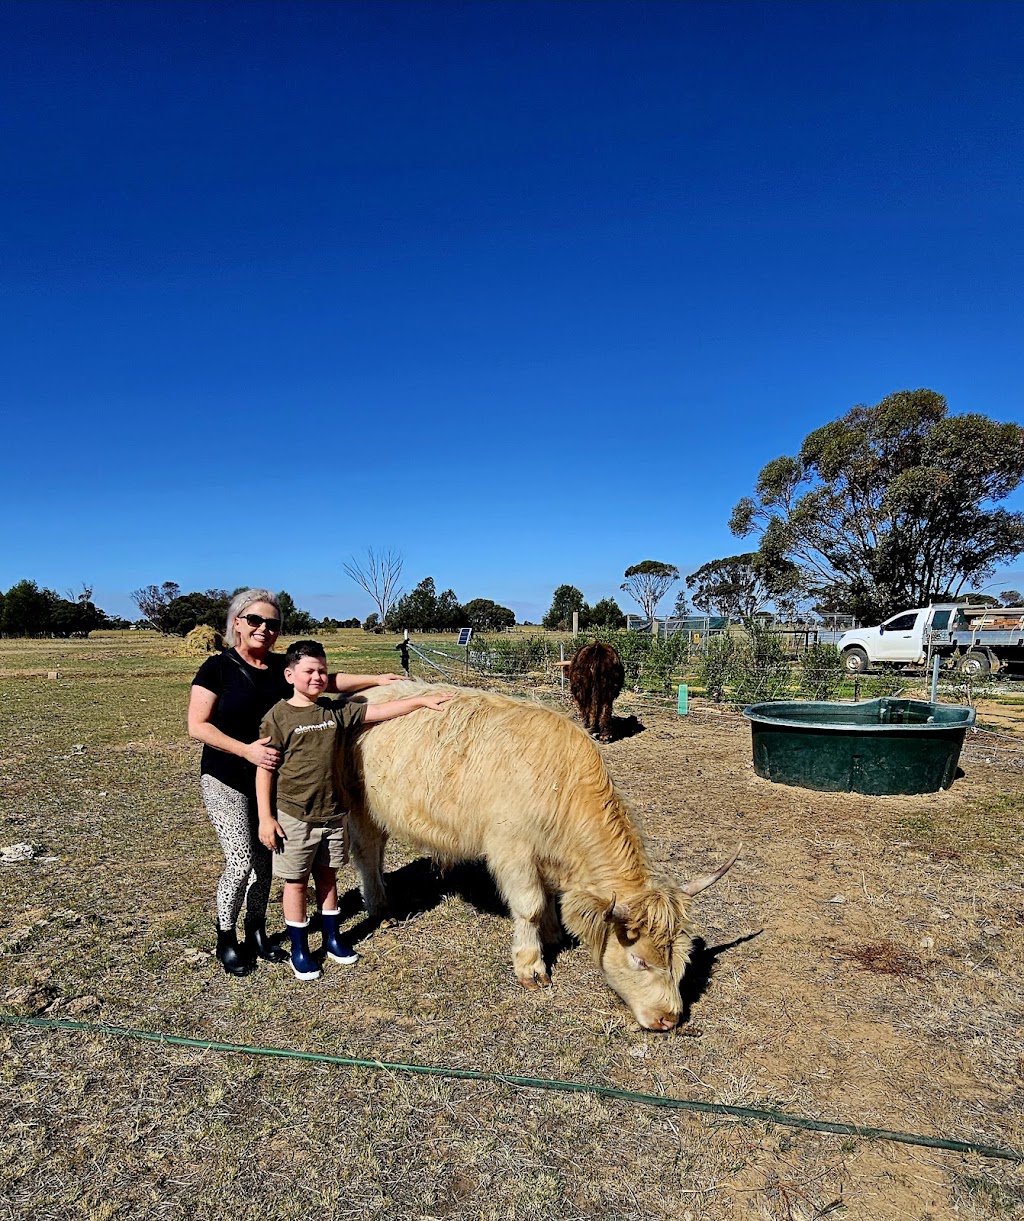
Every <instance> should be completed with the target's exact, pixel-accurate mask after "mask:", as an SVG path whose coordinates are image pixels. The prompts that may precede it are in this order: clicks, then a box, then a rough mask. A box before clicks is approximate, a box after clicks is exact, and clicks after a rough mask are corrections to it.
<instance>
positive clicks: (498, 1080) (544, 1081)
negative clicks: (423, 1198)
mask: <svg viewBox="0 0 1024 1221" xmlns="http://www.w3.org/2000/svg"><path fill="white" fill-rule="evenodd" d="M0 1022H2V1023H4V1024H5V1025H7V1026H35V1027H39V1028H42V1029H44V1030H80V1031H84V1032H85V1033H87V1034H93V1035H97V1034H99V1035H113V1036H119V1037H121V1038H125V1039H136V1040H139V1041H142V1042H149V1043H164V1044H167V1045H170V1046H172V1047H191V1048H194V1049H196V1050H198V1051H223V1052H231V1053H234V1054H238V1055H246V1056H269V1057H272V1058H274V1059H282V1060H309V1061H315V1062H317V1063H321V1064H337V1065H340V1066H342V1067H344V1068H376V1069H386V1070H387V1071H389V1072H396V1073H411V1074H414V1075H419V1076H429V1077H449V1078H455V1079H459V1080H464V1081H489V1082H491V1083H492V1084H495V1085H505V1086H516V1087H518V1088H520V1089H535V1090H560V1091H562V1092H563V1093H571V1094H593V1095H595V1096H596V1097H598V1098H614V1099H618V1100H620V1101H622V1102H635V1103H639V1104H641V1105H642V1106H651V1107H667V1108H669V1109H671V1110H676V1111H698V1112H700V1113H701V1114H704V1115H719V1116H723V1117H725V1118H728V1119H741V1120H742V1119H745V1120H756V1121H758V1122H760V1123H768V1124H779V1125H780V1126H782V1127H787V1128H802V1129H803V1130H804V1131H807V1132H829V1133H831V1134H832V1135H835V1136H858V1137H869V1138H873V1139H875V1140H888V1141H895V1142H897V1143H899V1144H902V1145H922V1146H924V1147H926V1148H929V1149H948V1150H950V1151H952V1152H953V1153H977V1154H980V1155H981V1156H982V1157H995V1158H1001V1159H1003V1160H1004V1161H1010V1162H1024V1153H1020V1152H1017V1151H1016V1150H1014V1149H1000V1148H998V1147H996V1146H993V1145H982V1144H979V1143H978V1142H977V1141H964V1140H948V1139H947V1138H945V1137H940V1136H920V1135H915V1134H914V1133H912V1132H891V1131H889V1130H888V1129H886V1128H868V1127H862V1126H861V1125H859V1124H849V1123H830V1122H828V1121H827V1120H824V1119H807V1118H804V1117H802V1116H799V1115H787V1114H786V1112H785V1111H772V1110H761V1109H759V1108H756V1107H735V1106H729V1105H727V1104H726V1103H724V1102H699V1101H697V1100H696V1099H692V1098H670V1097H665V1096H663V1095H660V1094H636V1093H633V1092H632V1091H630V1090H620V1089H617V1088H616V1087H615V1086H610V1085H587V1084H586V1083H585V1082H583V1081H558V1080H556V1079H553V1078H549V1077H515V1076H510V1075H508V1074H507V1073H488V1072H483V1071H482V1070H480V1069H475V1068H445V1067H443V1066H439V1065H432V1064H397V1063H392V1062H389V1061H387V1060H360V1059H356V1058H355V1057H353V1056H329V1055H324V1054H322V1053H320V1052H312V1051H292V1050H290V1049H289V1048H285V1047H248V1046H246V1045H244V1044H242V1043H217V1042H214V1041H212V1040H209V1039H186V1038H184V1037H182V1036H181V1035H174V1034H161V1033H159V1032H153V1031H149V1030H134V1029H132V1028H131V1027H130V1026H108V1025H106V1024H104V1023H93V1022H68V1021H63V1020H61V1019H60V1018H32V1017H17V1016H14V1015H11V1014H0Z"/></svg>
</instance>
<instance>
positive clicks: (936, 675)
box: [928, 653, 939, 704]
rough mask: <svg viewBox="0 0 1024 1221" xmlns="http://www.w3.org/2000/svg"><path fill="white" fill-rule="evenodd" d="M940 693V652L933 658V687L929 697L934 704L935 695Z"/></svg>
mask: <svg viewBox="0 0 1024 1221" xmlns="http://www.w3.org/2000/svg"><path fill="white" fill-rule="evenodd" d="M938 693H939V655H938V653H936V654H935V656H934V657H933V658H932V689H931V692H930V694H929V696H928V699H929V700H930V701H931V702H932V703H933V704H934V703H935V697H936V696H937V695H938Z"/></svg>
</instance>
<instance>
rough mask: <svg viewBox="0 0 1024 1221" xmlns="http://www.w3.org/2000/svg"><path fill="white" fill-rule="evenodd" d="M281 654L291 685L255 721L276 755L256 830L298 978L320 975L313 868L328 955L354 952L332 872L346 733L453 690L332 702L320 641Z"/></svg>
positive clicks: (260, 795) (338, 852) (340, 855)
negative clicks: (269, 863)
mask: <svg viewBox="0 0 1024 1221" xmlns="http://www.w3.org/2000/svg"><path fill="white" fill-rule="evenodd" d="M284 661H285V670H284V676H285V679H286V680H287V681H288V682H289V683H291V684H292V687H293V691H294V693H293V695H292V697H291V699H287V700H281V701H279V702H278V703H277V704H275V705H274V707H273V708H271V710H270V711H269V712H268V713H267V715H266V716H265V717H264V718H263V723H262V725H261V726H260V737H261V738H269V739H270V741H269V745H270V746H272V747H274V748H275V749H276V750H279V751H280V752H281V755H282V758H281V765H280V767H279V768H278V770H277V771H276V772H269V771H266V770H264V769H263V768H258V769H257V771H256V802H257V807H258V809H259V837H260V842H261V843H262V844H264V845H265V846H266V847H267V848H269V849H270V850H271V851H272V852H273V853H274V877H276V878H281V880H282V882H283V884H284V892H283V894H282V897H281V906H282V908H283V909H284V919H285V924H286V925H287V926H288V935H289V938H290V940H291V949H292V970H293V971H294V972H295V977H296V979H302V980H308V979H319V978H320V968H319V967H318V966H317V963H316V960H315V959H314V958H313V957H312V956H311V955H310V952H309V943H308V940H307V930H308V926H309V921H308V920H307V919H306V885H307V883H308V881H309V875H310V872H311V871H312V873H313V879H314V884H315V887H316V897H317V904H318V905H319V908H320V918H321V920H322V922H323V935H324V941H323V945H324V951H325V953H326V956H327V957H328V958H330V959H331V960H332V961H334V962H342V963H353V962H356V961H357V960H358V958H359V955H358V954H356V953H355V951H354V950H352V949H350V948H349V947H348V946H347V945H346V944H345V943H344V942H343V941H342V940H341V939H340V938H339V936H338V915H339V912H338V880H337V873H338V869H339V867H340V866H342V865H343V864H344V863H345V861H346V860H347V859H348V851H347V850H348V842H347V840H348V835H347V827H346V819H347V811H345V810H344V809H342V808H341V806H340V804H339V801H340V797H341V795H340V793H339V791H338V788H337V783H336V777H337V776H338V775H339V774H340V773H342V771H343V768H342V766H341V765H342V764H343V761H344V752H345V750H346V747H347V743H348V741H349V739H350V735H351V734H352V733H353V732H354V731H355V730H357V729H358V728H359V726H360V725H369V724H371V723H373V722H375V721H390V720H391V719H392V718H394V717H399V716H405V715H406V713H409V712H414V711H415V710H416V709H417V708H433V709H434V710H435V711H437V710H440V709H441V708H443V707H444V705H445V704H446V703H447V702H448V701H449V700H450V699H451V698H452V696H451V694H448V693H443V694H440V695H437V694H434V695H420V696H413V697H412V698H410V699H402V700H389V701H388V702H387V703H384V704H360V703H355V702H352V703H349V702H339V703H335V702H333V701H332V700H329V699H323V698H322V696H323V694H324V692H325V691H326V690H327V657H326V654H325V653H324V648H323V645H321V644H319V643H318V642H317V641H315V640H299V641H296V642H295V644H293V645H291V646H290V647H289V649H288V651H287V653H285V658H284ZM275 787H276V802H275V800H274V797H275V792H274V790H275ZM275 809H276V811H277V817H276V818H275V817H274V811H275Z"/></svg>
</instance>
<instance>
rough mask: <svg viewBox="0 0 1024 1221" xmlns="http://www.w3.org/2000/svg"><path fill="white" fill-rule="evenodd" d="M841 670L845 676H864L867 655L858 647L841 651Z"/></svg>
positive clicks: (866, 666) (866, 670) (866, 667)
mask: <svg viewBox="0 0 1024 1221" xmlns="http://www.w3.org/2000/svg"><path fill="white" fill-rule="evenodd" d="M843 669H844V670H845V671H846V673H847V674H866V673H867V672H868V655H867V653H865V652H864V650H863V649H862V648H861V647H860V646H859V645H856V644H855V645H853V646H851V647H850V648H848V649H844V650H843Z"/></svg>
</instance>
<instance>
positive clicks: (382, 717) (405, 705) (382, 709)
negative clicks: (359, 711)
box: [267, 691, 455, 776]
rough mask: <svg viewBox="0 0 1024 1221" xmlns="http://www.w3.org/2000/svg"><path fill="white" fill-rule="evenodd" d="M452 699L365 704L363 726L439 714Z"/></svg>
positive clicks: (448, 694) (439, 696) (443, 694)
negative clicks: (419, 712)
mask: <svg viewBox="0 0 1024 1221" xmlns="http://www.w3.org/2000/svg"><path fill="white" fill-rule="evenodd" d="M454 698H455V692H454V691H438V692H437V693H436V694H435V695H413V696H411V697H410V698H409V699H407V700H388V701H387V702H386V703H384V704H367V705H366V716H365V717H364V718H363V724H364V725H372V724H374V723H375V722H376V721H393V720H394V719H395V717H397V716H405V715H406V713H409V712H415V711H416V709H417V708H433V710H434V711H435V712H440V711H441V709H442V708H443V707H444V706H445V704H447V703H448V701H449V700H452V699H454ZM267 775H268V776H272V775H273V773H272V772H267Z"/></svg>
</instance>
